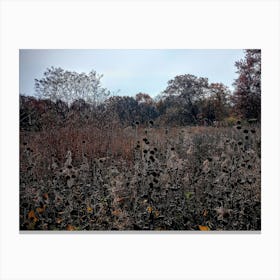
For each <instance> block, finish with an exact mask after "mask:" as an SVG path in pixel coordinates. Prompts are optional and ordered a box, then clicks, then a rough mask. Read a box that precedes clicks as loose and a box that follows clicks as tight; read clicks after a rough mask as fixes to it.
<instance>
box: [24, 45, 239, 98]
mask: <svg viewBox="0 0 280 280" xmlns="http://www.w3.org/2000/svg"><path fill="white" fill-rule="evenodd" d="M243 57H244V52H243V50H222V49H213V50H203V49H198V50H191V49H170V50H169V49H166V50H164V49H163V50H67V49H66V50H55V49H51V50H31V49H30V50H20V52H19V62H20V63H19V68H20V69H19V70H20V71H19V74H20V76H19V91H20V93H21V94H25V95H34V79H35V78H37V79H39V78H42V77H43V73H44V71H45V70H46V68H47V67H51V66H54V67H61V68H63V69H65V70H72V71H76V72H86V73H87V72H89V71H90V70H95V71H96V72H97V73H98V74H104V77H103V78H102V80H101V82H102V86H103V87H106V88H108V89H109V90H111V91H115V92H116V91H117V90H120V92H119V95H135V94H137V93H138V92H145V93H148V94H150V95H151V96H153V97H154V96H156V95H158V94H159V93H160V92H161V91H163V90H164V89H165V88H166V86H167V82H168V80H170V79H172V78H174V77H175V76H176V75H181V74H193V75H196V76H199V77H206V78H209V82H210V83H213V82H222V83H224V84H225V85H226V86H228V87H229V88H230V89H232V83H233V81H234V79H235V78H236V77H237V74H236V73H235V72H236V68H235V66H234V63H235V62H236V61H237V60H240V59H241V58H243Z"/></svg>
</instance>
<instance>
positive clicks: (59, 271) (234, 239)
mask: <svg viewBox="0 0 280 280" xmlns="http://www.w3.org/2000/svg"><path fill="white" fill-rule="evenodd" d="M0 18H1V60H0V61H1V84H0V85H1V103H0V105H1V111H0V114H1V154H0V155H1V193H0V199H1V204H0V207H1V216H0V217H1V221H0V222H1V226H0V231H1V243H0V250H1V252H0V254H1V255H0V256H1V263H0V265H1V266H0V277H1V278H2V279H29V280H32V279H113V278H114V279H147V278H149V279H279V277H280V272H279V263H280V258H279V236H280V234H279V233H280V232H279V221H280V217H279V186H280V184H279V175H278V172H279V170H280V168H279V167H280V166H279V143H280V142H279V128H280V125H279V77H280V75H279V74H280V73H279V49H280V46H279V34H280V32H279V31H280V30H279V2H278V1H267V0H265V1H252V0H251V1H210V0H207V1H178V2H177V1H172V2H171V1H149V2H148V1H143V2H136V1H135V2H133V1H131V2H129V1H123V2H121V1H103V2H97V1H95V2H94V1H92V2H90V1H70V2H64V1H25V0H20V1H13V0H12V1H2V2H1V17H0ZM20 48H73V49H74V48H192V49H194V48H207V49H209V48H225V49H227V48H261V49H262V63H263V68H262V69H263V71H262V74H263V77H262V94H263V95H262V114H263V119H262V151H263V153H262V233H261V234H257V235H252V234H246V235H245V234H238V235H235V234H224V235H222V234H217V235H214V234H213V235H209V234H208V235H201V234H200V235H193V234H192V235H188V234H186V235H185V234H145V235H144V234H143V235H139V234H115V235H114V234H107V235H105V234H104V235H103V234H82V235H77V234H76V235H73V234H71V235H65V234H49V235H47V234H38V235H35V234H25V235H23V234H19V231H18V144H19V143H18V49H20Z"/></svg>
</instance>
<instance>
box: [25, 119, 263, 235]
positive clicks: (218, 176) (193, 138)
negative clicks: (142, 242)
mask: <svg viewBox="0 0 280 280" xmlns="http://www.w3.org/2000/svg"><path fill="white" fill-rule="evenodd" d="M260 229H261V131H260V127H259V126H258V125H249V124H245V123H244V124H237V125H235V126H233V127H219V128H216V127H173V128H163V127H155V126H153V123H152V122H151V123H150V124H149V125H148V126H146V127H143V126H141V127H138V126H134V127H130V126H129V127H126V128H124V127H121V126H114V127H112V126H107V127H103V128H102V129H100V128H97V127H92V126H86V125H84V126H81V127H71V126H65V127H60V128H57V129H50V130H48V129H45V130H42V131H36V132H33V131H21V133H20V230H103V231H107V230H158V231H163V230H221V231H222V230H234V231H239V230H260Z"/></svg>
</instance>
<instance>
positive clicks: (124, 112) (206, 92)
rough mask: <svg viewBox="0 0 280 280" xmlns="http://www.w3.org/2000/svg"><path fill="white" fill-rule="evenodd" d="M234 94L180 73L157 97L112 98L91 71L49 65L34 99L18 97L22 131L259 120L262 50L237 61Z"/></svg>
mask: <svg viewBox="0 0 280 280" xmlns="http://www.w3.org/2000/svg"><path fill="white" fill-rule="evenodd" d="M235 67H236V69H237V73H238V78H237V79H236V80H235V81H234V84H233V85H234V91H233V92H231V91H230V90H229V88H228V87H226V86H225V85H224V84H222V83H209V81H208V79H207V78H204V77H196V76H195V75H191V74H185V75H178V76H176V77H174V78H173V79H171V80H170V81H168V84H167V87H166V89H165V90H164V91H163V92H162V93H161V94H160V95H159V96H157V97H156V98H152V97H151V96H150V95H149V94H148V93H142V92H140V93H137V94H136V95H135V97H131V96H114V95H113V94H112V93H111V92H110V91H109V90H108V89H106V88H103V87H102V86H101V78H102V75H98V74H97V73H96V72H95V71H91V72H90V73H88V74H86V73H77V72H71V71H66V70H63V69H62V68H54V67H51V68H49V69H47V71H46V72H45V73H44V76H43V78H42V79H35V92H36V97H32V96H24V95H20V127H21V129H23V130H35V131H36V130H42V129H44V128H50V127H53V126H65V125H67V123H71V125H78V126H79V125H84V124H90V125H96V126H99V127H100V128H103V127H104V126H106V125H107V124H109V123H110V124H112V123H114V124H117V125H124V126H127V125H141V124H148V123H149V122H150V121H152V122H153V123H154V124H156V125H164V126H171V125H172V126H174V125H175V126H184V125H213V124H215V123H217V122H218V123H224V124H225V125H230V124H232V123H234V122H235V121H236V120H237V119H243V120H249V119H255V120H256V121H258V122H260V120H261V50H245V57H244V58H243V59H241V60H240V61H237V62H236V63H235Z"/></svg>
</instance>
